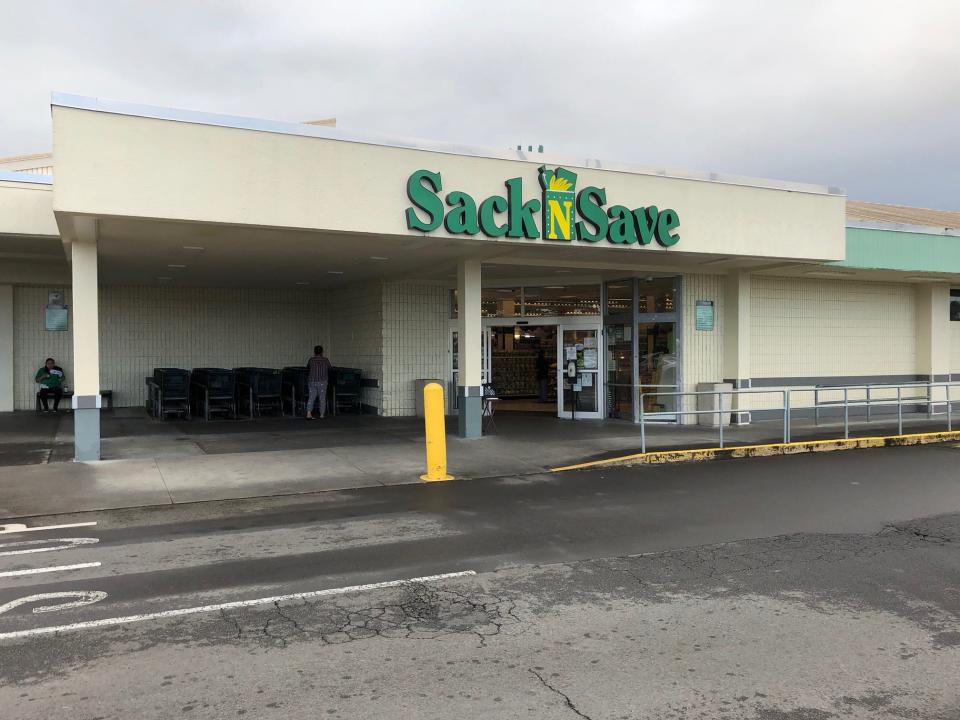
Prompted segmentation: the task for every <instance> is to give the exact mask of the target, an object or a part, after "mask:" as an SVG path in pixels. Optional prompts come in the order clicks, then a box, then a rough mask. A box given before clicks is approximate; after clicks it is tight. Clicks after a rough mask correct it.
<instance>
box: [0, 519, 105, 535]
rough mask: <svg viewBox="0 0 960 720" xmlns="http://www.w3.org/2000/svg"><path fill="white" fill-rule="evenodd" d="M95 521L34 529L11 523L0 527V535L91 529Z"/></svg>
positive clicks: (43, 526)
mask: <svg viewBox="0 0 960 720" xmlns="http://www.w3.org/2000/svg"><path fill="white" fill-rule="evenodd" d="M96 524H97V523H96V521H93V522H82V523H68V524H67V525H38V526H36V527H27V526H26V525H23V524H21V523H12V524H8V525H0V535H10V534H12V533H22V532H37V531H39V530H65V529H66V528H78V527H91V526H93V525H96Z"/></svg>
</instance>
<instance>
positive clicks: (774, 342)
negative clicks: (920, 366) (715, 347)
mask: <svg viewBox="0 0 960 720" xmlns="http://www.w3.org/2000/svg"><path fill="white" fill-rule="evenodd" d="M750 310H751V313H750V315H751V320H750V323H751V324H750V331H751V339H750V347H751V361H750V362H751V373H752V375H753V377H760V378H762V377H822V376H850V375H901V374H903V375H909V374H914V373H915V372H916V317H915V299H914V291H913V287H912V286H910V285H907V284H893V283H870V282H852V281H848V280H814V279H802V278H777V277H766V276H759V275H755V276H754V277H753V280H752V292H751V302H750Z"/></svg>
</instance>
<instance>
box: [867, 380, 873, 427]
mask: <svg viewBox="0 0 960 720" xmlns="http://www.w3.org/2000/svg"><path fill="white" fill-rule="evenodd" d="M871 400H872V398H871V397H870V386H869V385H867V422H870V421H871V420H873V404H872V402H871Z"/></svg>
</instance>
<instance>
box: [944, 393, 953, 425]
mask: <svg viewBox="0 0 960 720" xmlns="http://www.w3.org/2000/svg"><path fill="white" fill-rule="evenodd" d="M943 387H944V390H946V393H947V432H951V431H952V430H953V408H952V407H951V403H950V383H947V384H946V385H944V386H943Z"/></svg>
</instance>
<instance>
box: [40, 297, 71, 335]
mask: <svg viewBox="0 0 960 720" xmlns="http://www.w3.org/2000/svg"><path fill="white" fill-rule="evenodd" d="M64 298H65V295H64V293H63V290H49V291H48V292H47V304H46V306H45V307H44V308H43V327H44V329H45V330H49V331H50V332H64V331H65V330H66V329H67V326H68V325H69V323H70V314H69V311H68V310H67V306H66V303H65V301H64Z"/></svg>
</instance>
